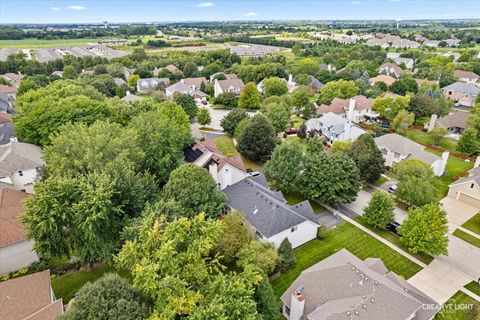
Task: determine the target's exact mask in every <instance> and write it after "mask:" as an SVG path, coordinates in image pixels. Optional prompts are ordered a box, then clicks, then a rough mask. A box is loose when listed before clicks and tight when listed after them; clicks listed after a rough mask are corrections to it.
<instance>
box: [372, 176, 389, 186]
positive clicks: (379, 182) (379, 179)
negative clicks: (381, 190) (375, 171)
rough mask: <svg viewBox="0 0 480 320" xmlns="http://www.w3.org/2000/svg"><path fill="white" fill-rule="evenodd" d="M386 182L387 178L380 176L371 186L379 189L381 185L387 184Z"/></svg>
mask: <svg viewBox="0 0 480 320" xmlns="http://www.w3.org/2000/svg"><path fill="white" fill-rule="evenodd" d="M387 181H388V179H387V178H385V177H384V176H380V178H378V180H377V181H375V182H374V183H373V185H374V186H375V187H380V186H381V185H382V184H384V183H385V182H387Z"/></svg>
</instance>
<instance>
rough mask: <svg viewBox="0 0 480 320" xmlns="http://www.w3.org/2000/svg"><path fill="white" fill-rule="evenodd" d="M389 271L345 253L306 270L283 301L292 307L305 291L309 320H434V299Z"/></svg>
mask: <svg viewBox="0 0 480 320" xmlns="http://www.w3.org/2000/svg"><path fill="white" fill-rule="evenodd" d="M386 271H388V270H387V269H386V267H385V265H384V264H383V262H382V261H381V260H380V259H375V260H371V259H366V260H364V261H362V260H360V259H359V258H358V257H356V256H355V255H353V254H352V253H350V252H349V251H348V250H346V249H341V250H340V251H338V252H337V253H335V254H333V255H331V256H329V257H328V258H326V259H324V260H322V261H320V262H319V263H317V264H315V265H313V266H312V267H310V268H308V269H306V270H304V271H303V272H302V273H301V274H300V276H298V278H297V279H296V280H295V281H294V283H293V284H292V285H291V286H290V287H289V288H288V289H287V290H286V291H285V293H284V294H283V295H282V297H281V300H282V301H283V303H284V304H286V305H287V306H289V307H290V306H291V295H292V293H293V292H294V291H295V290H297V288H299V287H300V286H302V287H303V291H302V293H301V294H302V296H303V297H304V301H305V305H304V313H303V317H302V318H301V319H307V318H308V319H310V320H326V319H329V320H337V319H350V318H352V319H353V318H355V319H357V320H367V319H368V320H384V319H389V320H405V319H408V318H409V317H410V316H411V315H413V314H415V319H417V320H426V319H431V318H432V317H433V315H434V314H435V313H436V312H437V310H424V308H422V305H423V304H432V305H437V304H436V302H434V301H433V300H432V299H431V298H429V297H428V296H426V295H425V294H423V293H422V292H420V291H418V290H416V289H412V288H413V287H412V286H411V285H409V284H408V283H406V282H405V281H403V280H402V279H400V278H399V277H398V276H397V275H396V274H395V273H393V272H390V273H388V274H387V275H386V276H385V275H384V274H385V272H386Z"/></svg>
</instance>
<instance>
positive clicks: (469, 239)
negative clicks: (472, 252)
mask: <svg viewBox="0 0 480 320" xmlns="http://www.w3.org/2000/svg"><path fill="white" fill-rule="evenodd" d="M453 235H454V236H456V237H457V238H460V239H462V240H463V241H465V242H468V243H470V244H471V245H474V246H476V247H478V248H480V239H478V238H475V237H474V236H472V235H469V234H468V233H466V232H463V231H462V230H459V229H457V230H455V231H454V232H453Z"/></svg>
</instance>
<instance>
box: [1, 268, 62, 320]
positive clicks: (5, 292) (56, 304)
mask: <svg viewBox="0 0 480 320" xmlns="http://www.w3.org/2000/svg"><path fill="white" fill-rule="evenodd" d="M61 314H63V302H62V299H58V300H57V299H55V294H54V293H53V290H52V286H51V284H50V271H49V270H45V271H42V272H37V273H34V274H30V275H27V276H23V277H20V278H15V279H11V280H8V281H3V282H0V319H5V320H55V319H57V317H58V316H60V315H61Z"/></svg>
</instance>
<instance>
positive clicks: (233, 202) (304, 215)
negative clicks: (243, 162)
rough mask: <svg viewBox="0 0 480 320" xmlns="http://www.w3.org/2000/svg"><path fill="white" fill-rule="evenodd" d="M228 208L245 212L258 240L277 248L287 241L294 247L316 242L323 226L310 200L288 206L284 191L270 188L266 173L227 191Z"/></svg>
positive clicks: (233, 186)
mask: <svg viewBox="0 0 480 320" xmlns="http://www.w3.org/2000/svg"><path fill="white" fill-rule="evenodd" d="M223 192H224V193H225V194H226V195H227V198H228V205H229V206H230V208H231V209H233V210H237V211H240V212H242V213H243V214H244V215H245V218H246V219H247V221H248V222H249V223H250V225H251V226H252V228H253V229H254V230H255V232H256V234H257V235H258V237H259V238H260V239H261V240H263V241H267V242H270V243H273V245H274V246H275V247H276V248H278V247H279V246H280V244H281V243H282V241H283V240H284V239H285V238H287V239H288V240H289V241H290V243H291V244H292V247H293V248H296V247H298V246H301V245H302V244H304V243H306V242H308V241H310V240H313V239H315V238H316V236H317V229H318V227H319V226H320V225H319V223H318V217H317V216H316V215H315V213H314V212H313V209H312V206H311V205H310V202H308V200H305V201H303V202H301V203H299V204H296V205H288V204H287V203H286V201H285V198H284V197H283V194H282V193H281V192H276V191H273V190H271V189H270V188H269V187H268V183H267V180H266V179H265V176H264V175H263V174H260V175H257V176H255V177H248V178H244V179H243V180H241V181H239V182H237V183H235V184H233V185H231V186H229V187H227V188H225V189H224V190H223Z"/></svg>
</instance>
